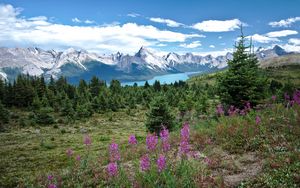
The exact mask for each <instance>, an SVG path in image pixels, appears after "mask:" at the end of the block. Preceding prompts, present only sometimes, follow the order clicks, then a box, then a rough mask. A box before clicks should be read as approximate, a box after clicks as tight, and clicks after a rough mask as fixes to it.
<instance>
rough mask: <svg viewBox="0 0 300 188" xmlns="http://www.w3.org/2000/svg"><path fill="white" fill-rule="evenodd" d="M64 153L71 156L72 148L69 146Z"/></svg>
mask: <svg viewBox="0 0 300 188" xmlns="http://www.w3.org/2000/svg"><path fill="white" fill-rule="evenodd" d="M66 153H67V156H68V157H72V155H73V153H74V152H73V150H72V149H71V148H69V149H67V151H66Z"/></svg>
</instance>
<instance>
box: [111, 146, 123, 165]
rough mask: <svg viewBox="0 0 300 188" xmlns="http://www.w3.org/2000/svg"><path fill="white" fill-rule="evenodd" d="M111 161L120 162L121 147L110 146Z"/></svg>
mask: <svg viewBox="0 0 300 188" xmlns="http://www.w3.org/2000/svg"><path fill="white" fill-rule="evenodd" d="M109 154H110V161H111V162H116V161H119V160H120V158H121V157H120V153H119V145H118V144H116V143H112V144H110V146H109Z"/></svg>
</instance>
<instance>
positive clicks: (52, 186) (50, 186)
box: [48, 184, 57, 188]
mask: <svg viewBox="0 0 300 188" xmlns="http://www.w3.org/2000/svg"><path fill="white" fill-rule="evenodd" d="M48 188H57V186H56V185H55V184H49V185H48Z"/></svg>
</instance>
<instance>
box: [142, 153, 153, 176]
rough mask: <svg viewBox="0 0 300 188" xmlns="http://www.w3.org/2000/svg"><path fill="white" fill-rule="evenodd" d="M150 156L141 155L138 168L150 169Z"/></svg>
mask: <svg viewBox="0 0 300 188" xmlns="http://www.w3.org/2000/svg"><path fill="white" fill-rule="evenodd" d="M150 165H151V164H150V158H149V156H148V155H147V154H145V155H143V156H142V157H141V159H140V169H141V170H142V171H144V172H145V171H148V170H149V169H150Z"/></svg>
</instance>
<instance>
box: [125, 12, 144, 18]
mask: <svg viewBox="0 0 300 188" xmlns="http://www.w3.org/2000/svg"><path fill="white" fill-rule="evenodd" d="M127 16H129V17H132V18H135V17H138V16H141V15H140V14H137V13H129V14H127Z"/></svg>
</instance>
